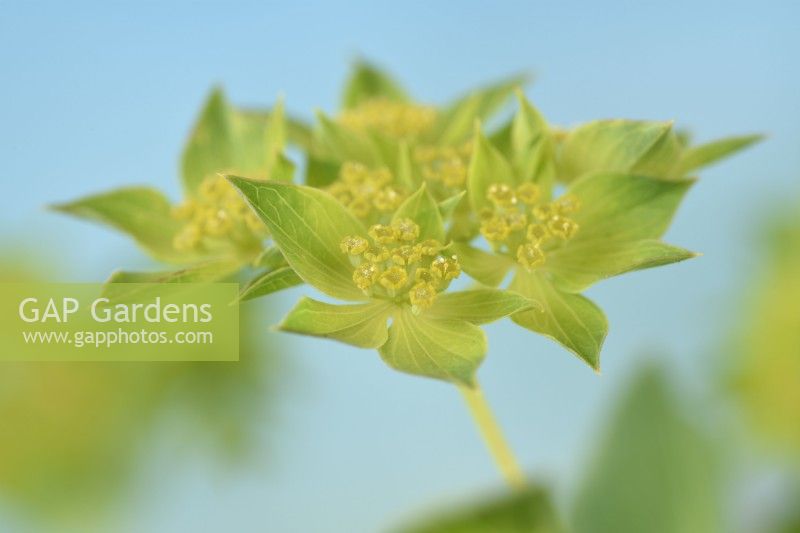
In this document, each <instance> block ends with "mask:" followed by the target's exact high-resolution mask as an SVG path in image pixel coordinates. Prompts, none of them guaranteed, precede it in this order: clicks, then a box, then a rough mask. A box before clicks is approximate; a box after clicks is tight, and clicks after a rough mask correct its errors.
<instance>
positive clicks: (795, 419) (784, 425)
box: [729, 209, 800, 461]
mask: <svg viewBox="0 0 800 533" xmlns="http://www.w3.org/2000/svg"><path fill="white" fill-rule="evenodd" d="M768 236H769V238H768V239H767V240H766V242H767V246H766V250H765V252H764V253H765V258H766V264H765V265H763V266H762V268H761V272H760V276H759V277H758V278H757V281H756V283H755V284H754V286H753V287H752V289H751V291H750V293H749V294H748V295H747V298H748V299H747V301H746V305H745V306H744V310H745V312H744V313H743V316H742V318H741V325H740V327H739V328H737V330H736V334H735V338H734V348H733V350H734V353H735V355H736V357H735V358H734V359H733V364H732V371H731V375H730V381H729V386H730V392H731V393H732V395H733V396H734V398H735V399H736V400H737V402H738V404H739V406H740V407H741V409H742V412H743V414H744V416H745V418H746V420H747V422H748V423H749V424H750V426H751V427H752V429H753V430H754V431H755V432H756V433H757V434H758V435H759V436H760V438H761V440H762V441H763V442H765V443H767V444H768V445H769V446H770V447H772V448H777V449H780V450H781V451H782V452H784V453H787V454H788V455H790V456H791V457H793V458H794V460H795V461H800V210H798V209H793V210H791V211H789V212H788V214H787V216H785V217H783V219H781V220H779V221H778V222H777V223H775V224H774V225H773V227H772V229H771V232H770V233H769V235H768Z"/></svg>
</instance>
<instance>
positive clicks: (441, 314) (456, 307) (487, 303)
mask: <svg viewBox="0 0 800 533" xmlns="http://www.w3.org/2000/svg"><path fill="white" fill-rule="evenodd" d="M533 308H538V309H541V305H539V304H538V303H537V302H535V301H533V300H531V299H530V298H526V297H525V296H522V295H521V294H517V293H515V292H511V291H505V290H500V289H475V290H470V291H459V292H446V293H444V294H440V295H439V296H437V297H436V301H435V302H434V303H433V306H432V307H431V308H430V309H428V310H426V311H425V316H426V317H436V318H448V319H455V320H466V321H467V322H470V323H471V324H476V325H480V324H488V323H489V322H494V321H495V320H499V319H501V318H504V317H507V316H509V315H513V314H514V313H518V312H520V311H524V310H526V309H533Z"/></svg>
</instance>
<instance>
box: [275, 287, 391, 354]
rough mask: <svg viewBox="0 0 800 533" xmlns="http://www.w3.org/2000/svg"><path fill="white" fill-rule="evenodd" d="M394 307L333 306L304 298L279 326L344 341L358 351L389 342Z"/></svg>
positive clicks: (379, 303) (382, 304)
mask: <svg viewBox="0 0 800 533" xmlns="http://www.w3.org/2000/svg"><path fill="white" fill-rule="evenodd" d="M390 309H391V304H390V303H389V302H385V301H377V300H374V301H371V302H369V303H364V304H351V305H332V304H328V303H324V302H318V301H316V300H312V299H311V298H306V297H304V298H302V299H301V300H300V301H299V302H298V303H297V305H296V306H295V307H294V309H292V310H291V311H289V314H288V315H286V317H285V318H284V319H283V321H282V322H281V323H280V324H279V325H278V329H279V330H280V331H288V332H291V333H299V334H300V335H312V336H314V337H325V338H328V339H333V340H337V341H341V342H344V343H347V344H352V345H353V346H358V347H359V348H378V347H380V346H382V345H383V344H384V343H385V342H386V339H387V336H388V333H387V325H386V322H387V320H388V318H389V311H390Z"/></svg>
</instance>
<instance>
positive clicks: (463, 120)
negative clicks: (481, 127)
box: [431, 75, 528, 145]
mask: <svg viewBox="0 0 800 533" xmlns="http://www.w3.org/2000/svg"><path fill="white" fill-rule="evenodd" d="M527 80H528V76H526V75H519V76H512V77H510V78H508V79H506V80H502V81H500V82H498V83H495V84H492V85H489V86H487V87H484V88H480V89H476V90H474V91H470V93H469V94H467V95H465V96H463V97H462V98H460V99H458V100H457V101H456V102H455V103H453V104H452V105H451V106H449V107H448V108H447V109H446V110H445V111H444V112H442V114H441V116H440V118H439V120H438V121H437V123H436V127H435V128H434V133H433V135H431V137H432V138H433V139H437V140H438V142H440V143H441V144H443V145H449V144H457V143H459V142H463V141H465V140H466V139H467V138H468V137H469V135H470V132H471V131H472V128H473V127H474V124H475V121H476V120H486V119H488V118H489V117H491V116H492V114H494V113H495V112H496V111H497V110H498V109H499V108H500V107H502V106H503V104H505V103H506V102H507V101H508V99H509V98H510V97H511V95H512V94H513V92H514V90H515V89H517V88H518V87H520V86H521V85H524V84H525V83H526V82H527Z"/></svg>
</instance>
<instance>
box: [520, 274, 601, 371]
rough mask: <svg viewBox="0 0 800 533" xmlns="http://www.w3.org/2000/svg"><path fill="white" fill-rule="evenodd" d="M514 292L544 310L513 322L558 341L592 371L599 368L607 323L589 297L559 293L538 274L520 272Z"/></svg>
mask: <svg viewBox="0 0 800 533" xmlns="http://www.w3.org/2000/svg"><path fill="white" fill-rule="evenodd" d="M511 289H512V290H514V291H516V292H518V293H520V294H522V295H523V296H526V297H528V298H531V299H532V300H536V301H537V302H539V303H540V304H541V305H542V309H541V310H539V309H534V310H530V311H522V312H521V313H517V314H515V315H513V316H512V317H511V319H512V320H513V321H514V322H516V323H517V324H519V325H520V326H522V327H524V328H527V329H529V330H531V331H535V332H537V333H541V334H542V335H545V336H547V337H550V338H551V339H553V340H555V341H557V342H558V343H560V344H561V345H562V346H564V347H565V348H566V349H567V350H569V351H571V352H572V353H574V354H575V355H577V356H578V357H580V358H581V359H583V360H584V361H585V362H586V363H587V364H588V365H589V366H591V367H592V368H593V369H595V370H598V369H599V368H600V349H601V348H602V346H603V341H604V340H605V338H606V333H608V321H607V320H606V317H605V315H604V314H603V311H601V310H600V308H599V307H597V306H596V305H595V304H594V303H592V301H591V300H589V299H588V298H585V297H583V296H580V295H578V294H569V293H566V292H561V291H559V290H558V289H557V288H555V287H553V286H552V285H551V284H550V282H549V281H548V280H546V279H545V278H544V277H543V276H542V275H541V274H537V273H529V272H518V273H517V275H516V276H515V277H514V280H513V281H512V282H511Z"/></svg>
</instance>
